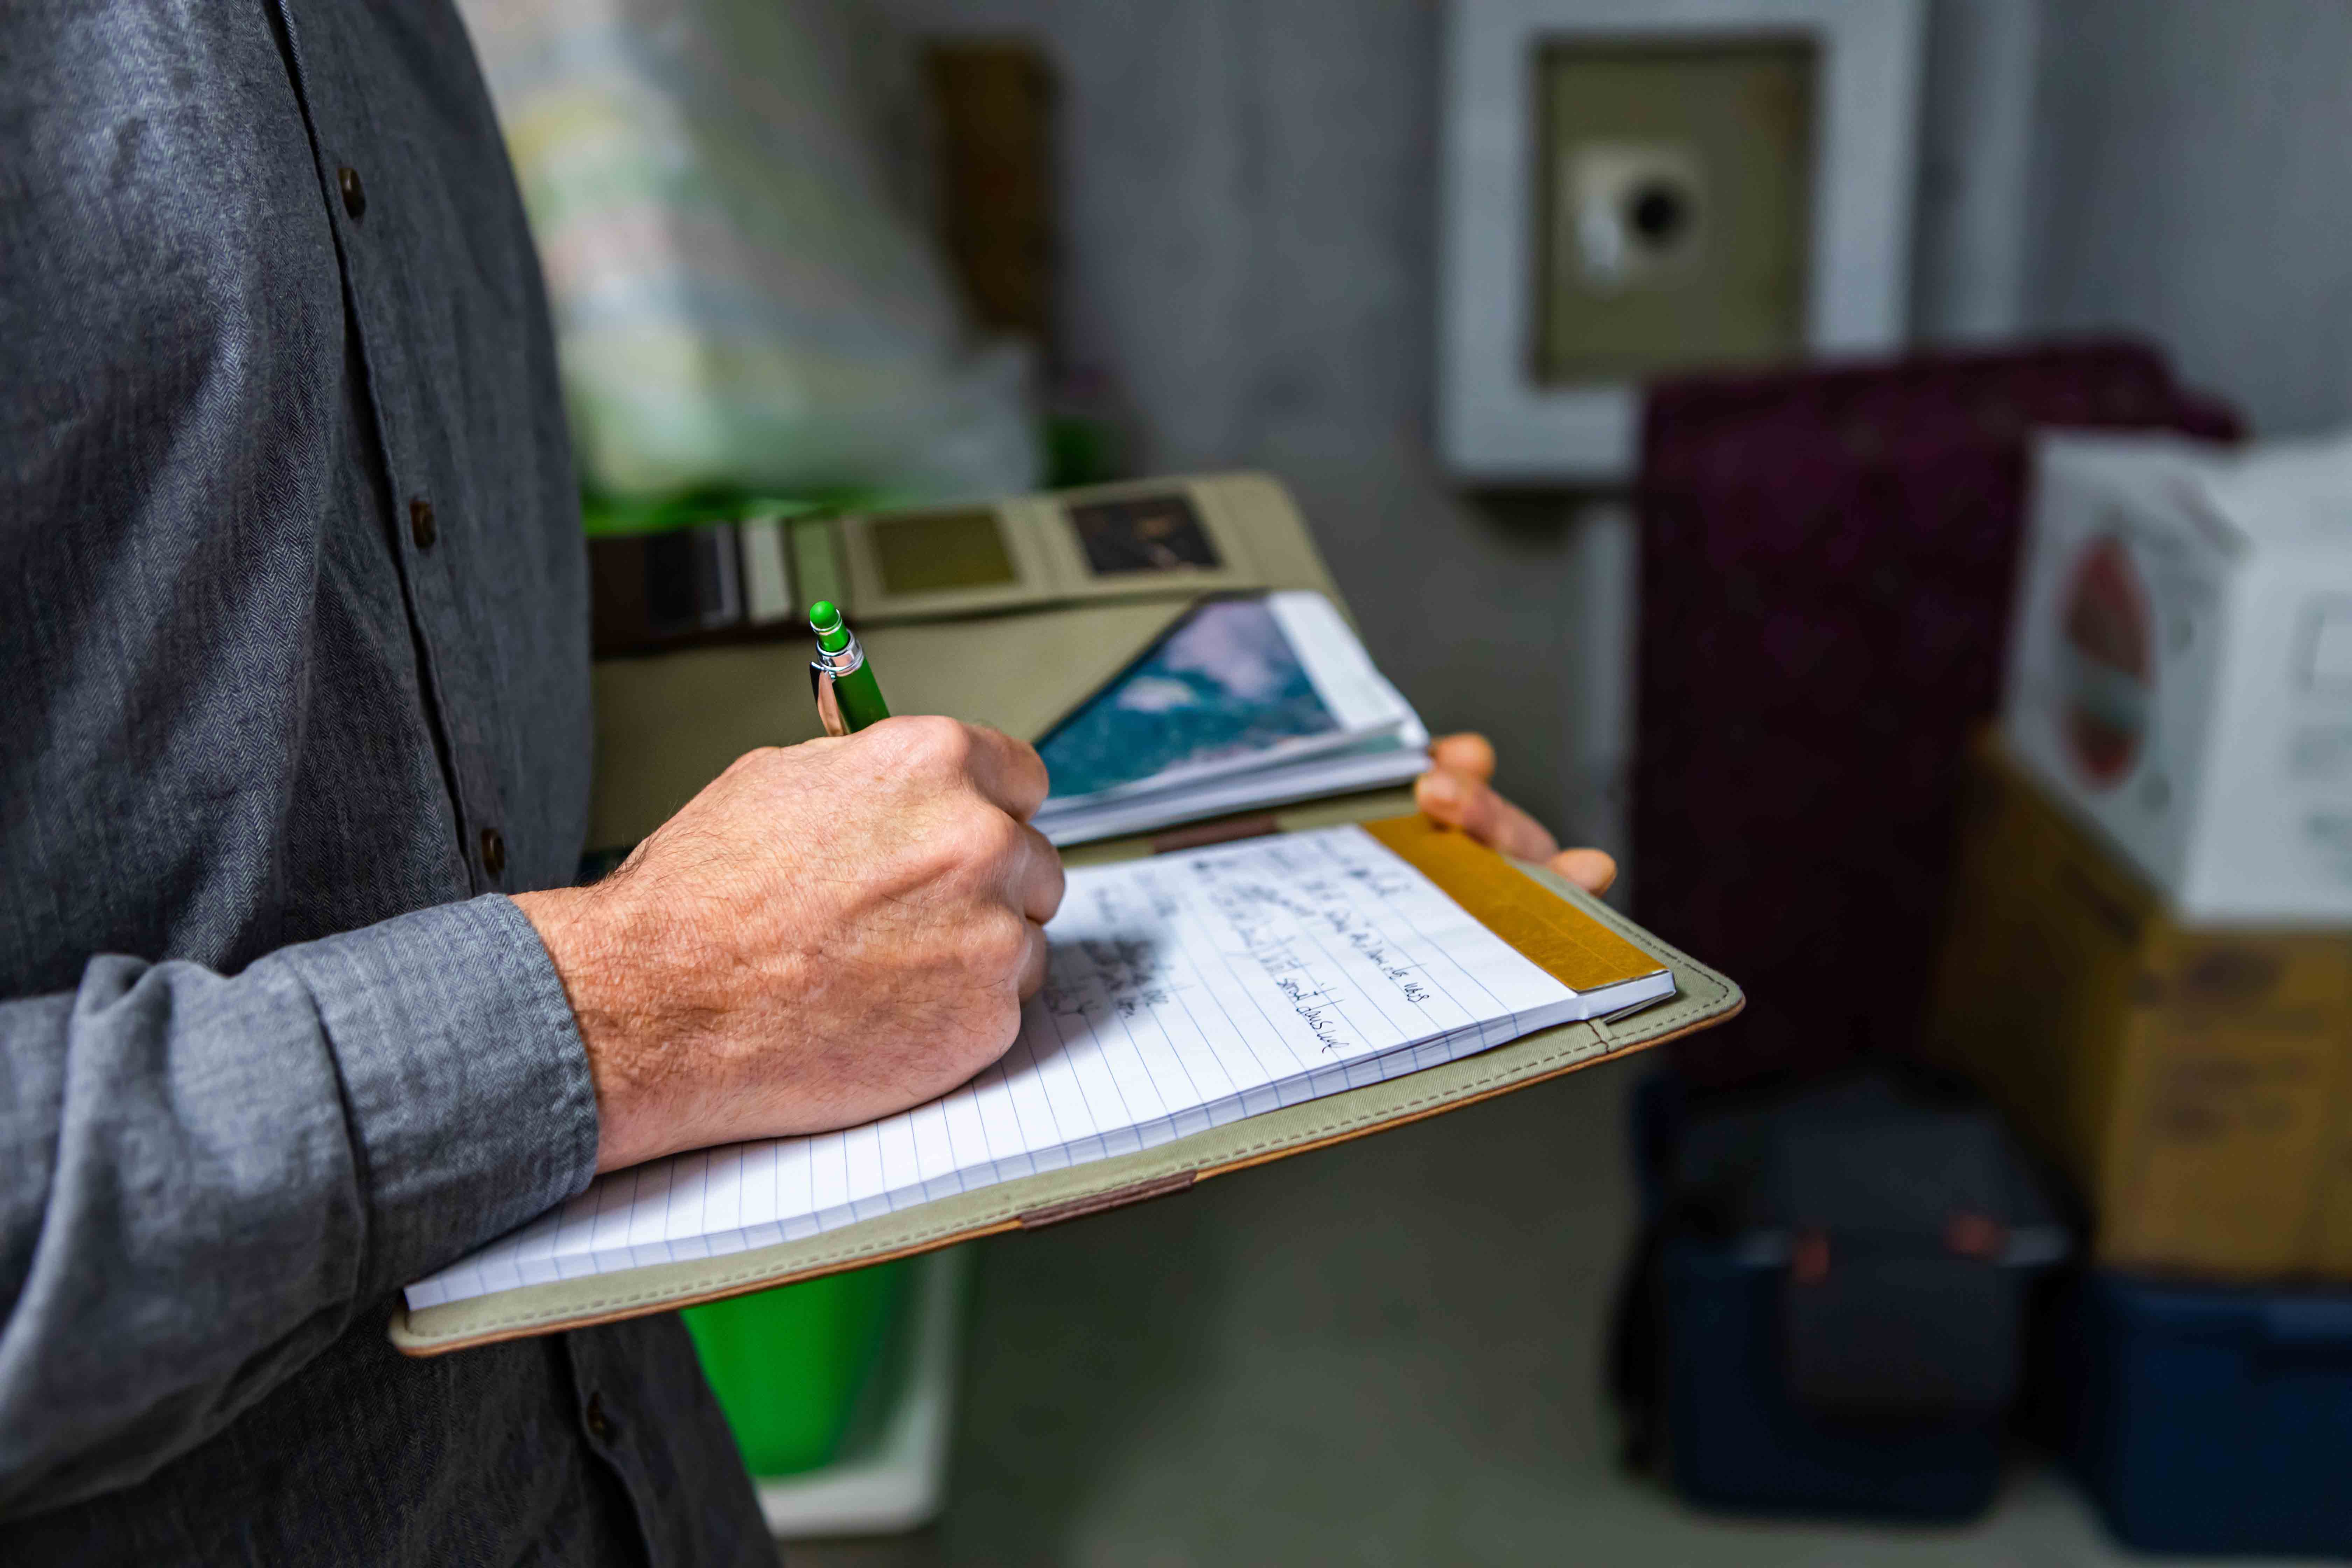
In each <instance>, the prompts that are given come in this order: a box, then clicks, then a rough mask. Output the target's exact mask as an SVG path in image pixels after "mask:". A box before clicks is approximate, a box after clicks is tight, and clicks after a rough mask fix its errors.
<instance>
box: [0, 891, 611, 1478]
mask: <svg viewBox="0 0 2352 1568" xmlns="http://www.w3.org/2000/svg"><path fill="white" fill-rule="evenodd" d="M596 1138H597V1125H596V1105H595V1094H594V1089H593V1083H592V1081H591V1079H590V1077H589V1071H588V1064H587V1058H586V1055H585V1052H584V1051H583V1047H582V1045H581V1042H580V1037H579V1033H578V1030H577V1027H576V1026H575V1025H574V1023H573V1020H572V1011H571V1007H570V1005H569V1004H568V1003H567V1002H566V1001H565V998H564V994H563V988H562V983H561V981H560V980H559V978H558V977H557V975H556V973H555V971H554V968H553V965H552V964H551V963H550V961H549V959H548V956H547V952H546V949H545V948H544V947H543V946H542V945H541V942H540V940H539V937H538V934H537V933H536V931H534V930H533V929H532V927H531V925H530V921H528V920H527V919H526V918H525V917H524V915H523V913H522V911H521V910H520V909H519V908H517V907H516V905H515V904H514V903H513V902H512V901H511V900H509V899H507V898H505V897H503V896H499V895H490V896H486V897H481V898H477V899H473V900H468V901H466V902H462V903H453V904H446V905H443V906H440V907H437V908H432V909H426V910H419V911H416V912H415V913H412V914H406V915H402V916H400V917H398V918H396V919H393V920H388V921H383V922H382V923H380V924H377V925H373V926H368V927H365V928H363V929H361V930H358V931H350V932H346V933H343V934H341V935H337V936H332V937H329V938H326V939H323V940H320V941H316V942H303V943H299V944H297V945H293V946H289V947H285V948H281V949H279V950H278V951H277V952H272V953H269V954H268V955H267V956H265V957H263V958H261V959H259V960H257V961H256V962H254V963H251V964H249V965H247V967H246V968H245V969H243V970H242V971H241V972H239V973H236V974H234V975H223V974H220V973H215V972H213V971H211V970H208V969H205V968H204V967H202V966H200V965H196V964H192V963H142V962H141V961H139V960H136V959H131V958H126V957H116V956H101V957H97V958H93V959H92V960H90V962H89V964H88V965H87V967H86V968H85V970H84V971H83V973H82V976H81V981H80V984H79V987H78V988H77V989H75V990H74V991H71V992H68V993H63V994H54V995H46V996H35V997H27V998H24V999H20V1000H14V1001H8V1002H5V1003H0V1303H5V1308H6V1319H5V1326H0V1514H5V1513H8V1512H11V1511H14V1510H15V1508H16V1506H17V1505H21V1504H22V1503H23V1502H24V1501H25V1500H27V1499H30V1498H35V1497H38V1498H41V1499H43V1500H55V1499H58V1498H59V1497H63V1496H69V1495H87V1494H89V1492H92V1491H95V1490H98V1489H103V1488H106V1487H111V1486H117V1485H121V1484H125V1483H128V1482H130V1481H132V1480H136V1479H139V1478H141V1477H142V1476H144V1475H146V1474H148V1473H150V1472H152V1470H153V1469H154V1468H156V1467H157V1466H158V1465H160V1464H161V1463H163V1461H165V1460H166V1459H168V1458H171V1457H172V1456H173V1454H175V1453H178V1452H181V1451H183V1450H184V1449H185V1448H187V1447H191V1446H193V1445H194V1444H195V1443H196V1442H199V1441H201V1440H202V1439H203V1438H205V1436H209V1435H210V1434H212V1433H213V1432H215V1431H216V1430H218V1429H219V1428H220V1427H221V1426H223V1425H225V1424H226V1422H227V1421H228V1420H229V1419H230V1418H231V1417H233V1416H234V1415H236V1414H237V1413H238V1412H239V1411H240V1410H242V1409H244V1408H246V1407H247V1406H248V1405H251V1404H252V1403H253V1402H254V1401H255V1400H257V1399H258V1398H259V1397H260V1396H261V1395H262V1394H264V1393H266V1392H267V1391H268V1390H269V1389H270V1388H271V1387H272V1386H274V1385H275V1384H278V1383H279V1382H280V1381H282V1380H283V1379H285V1378H286V1377H288V1376H289V1375H290V1374H291V1373H294V1372H295V1371H297V1370H298V1369H299V1368H300V1367H301V1365H302V1364H303V1363H305V1362H306V1361H307V1360H308V1359H309V1358H310V1356H312V1355H314V1354H315V1353H317V1352H319V1351H320V1349H322V1348H323V1347H324V1346H326V1345H327V1344H328V1343H330V1342H332V1341H333V1340H334V1339H335V1338H336V1337H337V1336H339V1335H340V1334H341V1333H342V1332H343V1331H345V1330H346V1329H347V1328H349V1327H350V1326H352V1321H353V1319H354V1315H355V1314H357V1313H360V1312H363V1311H381V1310H383V1309H384V1307H385V1306H386V1304H387V1302H388V1293H389V1292H391V1291H393V1290H394V1289H397V1288H398V1287H399V1286H401V1285H403V1284H404V1283H406V1282H408V1281H409V1280H412V1279H416V1278H418V1277H419V1276H421V1275H423V1274H425V1273H427V1272H430V1271H431V1270H433V1269H435V1268H439V1267H441V1266H442V1265H444V1264H446V1263H448V1262H450V1261H452V1260H454V1259H455V1258H457V1257H459V1256H460V1255H462V1254H463V1253H464V1252H466V1251H467V1250H468V1249H470V1248H471V1247H475V1246H476V1245H478V1244H479V1243H480V1242H482V1241H485V1240H487V1239H488V1238H489V1237H493V1236H496V1235H498V1234H499V1233H500V1232H502V1231H505V1230H509V1229H511V1228H512V1227H514V1226H518V1225H520V1224H522V1223H523V1222H524V1221H526V1220H529V1219H530V1218H531V1217H532V1216H533V1215H537V1214H539V1213H541V1211H543V1210H545V1209H547V1208H548V1207H550V1206H551V1205H554V1204H557V1203H559V1202H561V1201H562V1200H563V1199H564V1198H566V1197H568V1196H570V1195H571V1194H573V1193H576V1192H578V1191H579V1190H580V1189H581V1188H582V1187H583V1186H585V1185H586V1184H587V1182H588V1179H589V1177H590V1176H591V1175H592V1174H593V1172H594V1168H595V1159H596Z"/></svg>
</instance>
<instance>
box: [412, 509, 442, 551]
mask: <svg viewBox="0 0 2352 1568" xmlns="http://www.w3.org/2000/svg"><path fill="white" fill-rule="evenodd" d="M408 537H409V538H411V539H413V540H415V541H416V548H417V549H419V550H430V549H432V548H433V542H434V541H435V540H436V539H438V538H440V537H441V530H440V529H439V528H438V527H437V526H436V524H435V523H434V521H433V503H432V502H431V501H429V500H413V501H410V502H409V503H408Z"/></svg>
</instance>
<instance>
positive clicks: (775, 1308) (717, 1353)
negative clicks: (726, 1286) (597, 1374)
mask: <svg viewBox="0 0 2352 1568" xmlns="http://www.w3.org/2000/svg"><path fill="white" fill-rule="evenodd" d="M907 1279H908V1275H907V1265H906V1263H905V1262H904V1261H903V1260H902V1261H899V1262H895V1263H881V1264H877V1265H875V1266H874V1267H873V1268H859V1269H854V1270H852V1271H851V1272H849V1273H846V1274H828V1275H826V1276H825V1277H824V1278H823V1279H808V1280H803V1282H802V1283H800V1284H798V1285H786V1286H784V1287H782V1289H775V1290H762V1291H761V1292H760V1293H758V1294H757V1295H753V1296H737V1297H735V1298H733V1299H732V1300H725V1301H711V1302H707V1303H705V1304H704V1305H702V1306H699V1307H688V1308H687V1309H686V1310H685V1311H684V1312H683V1313H681V1314H680V1315H681V1316H682V1317H684V1318H685V1319H686V1328H687V1332H688V1333H689V1334H691V1335H693V1336H694V1348H695V1350H696V1351H697V1352H699V1353H700V1355H701V1357H702V1370H703V1373H704V1375H706V1376H707V1377H709V1379H710V1386H711V1389H712V1391H713V1392H714V1393H716V1394H718V1395H719V1408H720V1409H722V1410H724V1411H725V1412H726V1413H727V1422H728V1425H729V1426H732V1427H733V1428H734V1430H735V1442H736V1445H737V1446H738V1447H740V1448H741V1449H742V1450H743V1463H744V1465H745V1467H746V1468H749V1469H750V1470H751V1473H752V1474H753V1475H755V1476H789V1475H793V1474H796V1473H798V1472H800V1471H802V1470H813V1469H815V1468H817V1467H819V1466H820V1465H824V1464H827V1463H830V1462H831V1461H832V1459H833V1458H834V1456H835V1454H836V1453H838V1452H839V1451H840V1448H841V1442H842V1438H843V1436H845V1434H846V1433H847V1432H848V1430H849V1425H850V1418H851V1417H852V1416H853V1415H856V1413H857V1409H858V1404H859V1396H860V1395H861V1394H864V1393H865V1391H866V1385H867V1384H868V1383H869V1382H870V1381H871V1380H872V1377H873V1375H874V1372H875V1366H876V1363H877V1361H878V1360H879V1359H880V1356H881V1352H882V1349H883V1347H884V1346H885V1345H886V1344H887V1342H889V1338H890V1331H891V1328H892V1326H893V1325H894V1324H895V1323H896V1322H897V1321H898V1314H899V1310H900V1309H901V1307H902V1305H903V1303H904V1301H905V1298H906V1295H907Z"/></svg>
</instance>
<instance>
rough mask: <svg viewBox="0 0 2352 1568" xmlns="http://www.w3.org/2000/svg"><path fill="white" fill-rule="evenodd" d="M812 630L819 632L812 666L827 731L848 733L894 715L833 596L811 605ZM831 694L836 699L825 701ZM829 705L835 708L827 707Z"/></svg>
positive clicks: (819, 704)
mask: <svg viewBox="0 0 2352 1568" xmlns="http://www.w3.org/2000/svg"><path fill="white" fill-rule="evenodd" d="M809 630H811V631H813V632H814V633H815V634H816V647H817V658H816V660H815V662H814V663H813V664H811V665H810V666H809V669H810V672H811V676H812V679H814V682H815V685H816V710H817V713H818V714H819V716H820V717H822V718H823V719H824V728H825V732H826V733H828V734H834V735H846V734H850V733H852V732H854V731H859V730H863V729H865V728H866V726H867V725H868V724H878V723H880V722H881V721H883V720H885V719H887V718H888V717H890V705H889V704H888V703H887V702H885V701H883V700H882V687H881V683H880V682H878V681H877V680H876V679H874V667H873V666H872V665H870V664H868V663H866V650H865V649H864V648H862V647H859V646H858V645H857V634H856V632H853V631H851V630H850V629H849V628H848V627H847V626H844V625H842V624H841V612H840V611H839V610H836V609H835V608H834V607H833V601H832V600H830V599H819V600H818V601H817V602H816V603H815V604H814V605H810V606H809ZM828 694H829V695H830V696H831V697H832V699H833V701H832V703H831V704H830V705H828V704H827V703H826V701H825V698H826V696H827V695H828ZM828 706H830V708H831V709H832V711H827V709H828Z"/></svg>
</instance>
